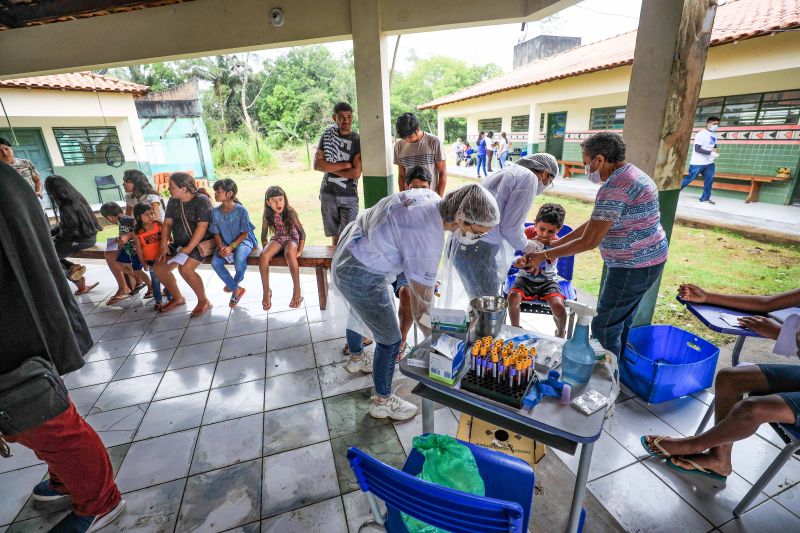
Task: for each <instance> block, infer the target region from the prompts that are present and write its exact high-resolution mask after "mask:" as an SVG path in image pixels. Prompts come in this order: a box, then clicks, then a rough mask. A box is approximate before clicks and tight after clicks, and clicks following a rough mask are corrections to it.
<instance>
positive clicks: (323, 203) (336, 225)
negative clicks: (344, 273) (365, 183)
mask: <svg viewBox="0 0 800 533" xmlns="http://www.w3.org/2000/svg"><path fill="white" fill-rule="evenodd" d="M333 121H334V124H332V125H331V126H329V127H328V128H326V129H325V131H324V132H323V133H322V137H320V140H319V145H317V153H316V156H315V157H314V170H317V171H319V172H324V173H325V175H324V176H323V177H322V185H321V186H320V188H319V201H320V209H321V210H322V227H323V229H324V230H325V236H326V237H330V238H331V240H332V242H333V245H334V246H336V244H337V243H338V242H339V235H340V234H341V232H342V230H343V229H344V227H345V226H347V225H348V224H349V223H350V222H352V221H353V220H355V219H356V216H357V215H358V180H359V178H361V137H359V135H358V133H357V132H355V131H353V108H352V106H351V105H350V104H348V103H347V102H339V103H338V104H336V105H335V106H334V107H333Z"/></svg>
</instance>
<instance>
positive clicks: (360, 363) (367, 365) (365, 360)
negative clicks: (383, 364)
mask: <svg viewBox="0 0 800 533" xmlns="http://www.w3.org/2000/svg"><path fill="white" fill-rule="evenodd" d="M344 369H345V370H347V371H348V372H350V373H351V374H358V373H359V372H366V373H367V374H369V373H370V372H372V357H370V356H369V355H367V354H366V353H364V352H362V353H361V358H360V359H355V358H354V356H352V355H351V356H350V359H348V360H347V363H345V365H344Z"/></svg>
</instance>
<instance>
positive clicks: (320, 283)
mask: <svg viewBox="0 0 800 533" xmlns="http://www.w3.org/2000/svg"><path fill="white" fill-rule="evenodd" d="M316 271H317V293H318V294H319V308H320V309H322V310H323V311H324V310H325V308H326V307H327V306H328V275H327V272H325V267H316Z"/></svg>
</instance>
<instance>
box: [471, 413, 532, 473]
mask: <svg viewBox="0 0 800 533" xmlns="http://www.w3.org/2000/svg"><path fill="white" fill-rule="evenodd" d="M456 438H457V439H459V440H463V441H466V442H469V443H470V444H474V445H476V446H480V447H482V448H489V449H490V450H495V451H498V452H503V453H507V454H509V455H513V456H514V457H519V458H520V459H522V460H523V461H525V462H526V463H528V464H529V465H531V466H532V467H533V468H536V463H538V462H539V461H541V460H542V458H543V457H544V455H545V448H544V444H542V443H541V442H536V441H535V440H533V439H530V438H528V437H523V436H522V435H519V434H517V433H514V432H513V431H508V430H506V429H503V428H501V427H498V426H495V425H493V424H490V423H489V422H486V421H484V420H481V419H479V418H475V417H473V416H469V415H466V414H462V415H461V419H460V420H459V422H458V433H457V434H456Z"/></svg>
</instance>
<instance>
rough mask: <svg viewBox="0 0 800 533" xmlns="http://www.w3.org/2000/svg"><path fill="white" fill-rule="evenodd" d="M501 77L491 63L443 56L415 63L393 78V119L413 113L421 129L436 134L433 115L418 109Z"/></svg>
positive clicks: (433, 111) (434, 114) (430, 112)
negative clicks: (467, 88) (438, 99)
mask: <svg viewBox="0 0 800 533" xmlns="http://www.w3.org/2000/svg"><path fill="white" fill-rule="evenodd" d="M500 73H502V70H500V67H498V66H497V65H495V64H493V63H490V64H488V65H470V64H468V63H466V62H465V61H461V60H460V59H453V58H450V57H445V56H435V57H431V58H430V59H418V60H417V61H416V62H415V63H414V65H413V66H412V67H411V70H410V71H408V72H406V73H403V72H398V73H396V74H395V77H394V80H393V82H392V94H391V110H392V117H397V116H399V115H401V114H403V113H407V112H412V113H416V115H417V117H419V122H420V128H422V129H423V130H425V131H427V132H429V133H435V132H436V111H435V110H432V109H426V110H418V109H417V106H418V105H421V104H424V103H425V102H429V101H430V100H433V99H434V98H438V97H440V96H444V95H446V94H450V93H453V92H455V91H458V90H460V89H463V88H465V87H469V86H471V85H475V84H476V83H480V82H482V81H485V80H487V79H489V78H492V77H494V76H497V75H498V74H500Z"/></svg>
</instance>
